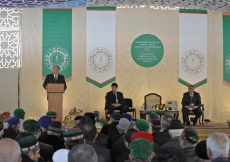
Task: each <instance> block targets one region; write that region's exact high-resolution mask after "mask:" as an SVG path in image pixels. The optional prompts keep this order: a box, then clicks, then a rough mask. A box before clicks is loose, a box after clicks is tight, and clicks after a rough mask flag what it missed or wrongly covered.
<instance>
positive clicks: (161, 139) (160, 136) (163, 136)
mask: <svg viewBox="0 0 230 162" xmlns="http://www.w3.org/2000/svg"><path fill="white" fill-rule="evenodd" d="M172 119H173V117H172V116H171V115H164V116H163V117H162V119H161V130H162V132H160V133H157V134H154V135H153V137H154V141H155V142H156V143H157V144H158V146H159V147H161V146H162V145H163V144H165V143H166V142H168V141H170V140H171V136H170V135H169V130H168V128H169V126H170V123H171V121H172Z"/></svg>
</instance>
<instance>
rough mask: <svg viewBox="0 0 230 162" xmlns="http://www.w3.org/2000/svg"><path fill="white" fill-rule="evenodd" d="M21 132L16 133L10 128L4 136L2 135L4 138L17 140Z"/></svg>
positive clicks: (5, 131)
mask: <svg viewBox="0 0 230 162" xmlns="http://www.w3.org/2000/svg"><path fill="white" fill-rule="evenodd" d="M18 133H19V131H17V132H15V130H14V129H13V128H12V127H11V126H9V127H8V128H7V129H4V134H3V135H2V138H11V139H13V140H15V137H16V136H17V135H18Z"/></svg>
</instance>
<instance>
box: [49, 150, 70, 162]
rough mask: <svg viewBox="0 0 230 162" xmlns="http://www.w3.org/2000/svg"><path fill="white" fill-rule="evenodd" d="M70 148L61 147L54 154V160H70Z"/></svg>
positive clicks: (55, 161) (66, 161)
mask: <svg viewBox="0 0 230 162" xmlns="http://www.w3.org/2000/svg"><path fill="white" fill-rule="evenodd" d="M68 154H69V150H67V149H60V150H57V151H56V152H55V153H54V154H53V158H52V160H53V162H68Z"/></svg>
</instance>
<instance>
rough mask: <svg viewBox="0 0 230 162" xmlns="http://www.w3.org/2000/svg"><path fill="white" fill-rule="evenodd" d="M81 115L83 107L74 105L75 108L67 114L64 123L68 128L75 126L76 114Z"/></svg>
mask: <svg viewBox="0 0 230 162" xmlns="http://www.w3.org/2000/svg"><path fill="white" fill-rule="evenodd" d="M79 115H83V110H81V109H76V107H74V108H73V109H71V110H70V112H69V115H67V116H65V118H64V120H63V123H64V125H65V127H68V128H73V127H74V126H75V125H76V124H75V121H74V118H75V117H76V116H79Z"/></svg>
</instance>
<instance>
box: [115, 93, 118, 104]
mask: <svg viewBox="0 0 230 162" xmlns="http://www.w3.org/2000/svg"><path fill="white" fill-rule="evenodd" d="M114 94H115V96H116V103H118V100H117V92H114Z"/></svg>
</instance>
